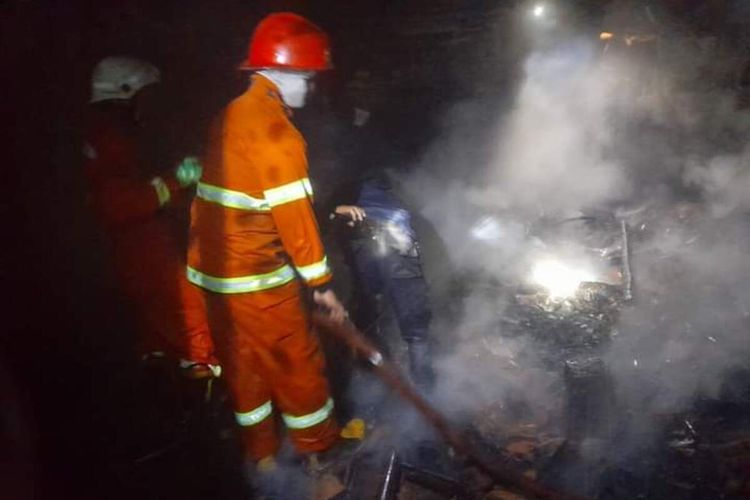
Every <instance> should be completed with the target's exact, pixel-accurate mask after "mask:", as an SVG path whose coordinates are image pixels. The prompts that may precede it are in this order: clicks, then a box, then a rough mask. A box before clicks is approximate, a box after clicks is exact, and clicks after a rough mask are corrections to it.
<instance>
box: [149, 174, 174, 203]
mask: <svg viewBox="0 0 750 500" xmlns="http://www.w3.org/2000/svg"><path fill="white" fill-rule="evenodd" d="M151 185H152V186H153V187H154V189H155V190H156V196H157V198H159V206H160V207H163V206H164V205H166V204H167V203H169V200H170V199H171V198H172V193H170V192H169V186H167V183H166V182H164V179H162V178H161V177H154V178H153V179H151Z"/></svg>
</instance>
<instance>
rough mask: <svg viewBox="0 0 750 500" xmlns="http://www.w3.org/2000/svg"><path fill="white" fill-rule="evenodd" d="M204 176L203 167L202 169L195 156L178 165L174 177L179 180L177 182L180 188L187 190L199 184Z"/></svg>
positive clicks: (184, 159)
mask: <svg viewBox="0 0 750 500" xmlns="http://www.w3.org/2000/svg"><path fill="white" fill-rule="evenodd" d="M202 174H203V167H201V164H200V162H199V161H198V158H196V157H195V156H186V157H185V158H183V160H182V161H181V162H180V164H179V165H177V168H176V169H175V172H174V176H175V177H176V178H177V182H179V183H180V187H183V188H186V187H188V186H192V185H193V184H197V183H198V181H199V180H200V179H201V175H202Z"/></svg>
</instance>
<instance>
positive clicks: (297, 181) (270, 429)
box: [188, 75, 338, 460]
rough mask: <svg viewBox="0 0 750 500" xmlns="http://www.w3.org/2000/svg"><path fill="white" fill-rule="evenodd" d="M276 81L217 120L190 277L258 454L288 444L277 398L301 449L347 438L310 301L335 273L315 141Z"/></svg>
mask: <svg viewBox="0 0 750 500" xmlns="http://www.w3.org/2000/svg"><path fill="white" fill-rule="evenodd" d="M288 113H289V110H288V109H287V108H286V107H285V106H284V104H283V102H282V100H281V97H280V96H279V93H278V89H277V88H276V87H275V86H274V84H273V83H271V82H270V81H269V80H267V79H266V78H264V77H262V76H259V75H256V76H254V77H253V82H252V84H251V86H250V88H249V89H248V90H247V92H245V93H244V94H243V95H242V96H240V97H238V98H237V99H235V100H234V101H233V102H232V103H230V104H229V106H228V107H227V108H226V109H225V110H224V113H223V114H222V116H221V117H220V119H219V120H218V121H217V123H216V124H215V126H214V127H213V130H212V134H211V138H210V141H209V148H208V152H207V156H206V158H205V159H204V161H203V166H204V172H203V178H202V179H201V182H200V183H199V184H198V189H197V194H196V197H195V199H194V200H193V208H192V221H191V229H190V244H189V252H188V265H189V267H188V277H189V279H190V281H192V282H193V283H195V284H196V285H198V286H201V287H203V288H204V289H205V290H206V291H207V296H208V305H209V322H210V324H211V329H212V332H213V333H214V336H215V338H216V341H217V347H218V355H219V359H220V361H221V363H222V366H223V368H224V370H225V373H226V377H227V382H228V384H229V387H230V391H231V394H232V397H233V402H234V406H235V416H236V419H237V422H238V423H239V424H240V426H241V428H242V432H243V436H244V441H245V450H246V454H247V456H248V458H250V459H256V460H257V459H261V458H264V457H267V456H269V455H272V454H274V453H275V452H276V450H277V449H278V446H279V441H278V438H277V432H276V429H275V422H276V419H275V418H274V412H273V410H274V408H277V409H278V410H280V412H281V418H282V420H283V421H284V423H285V424H286V427H287V428H288V429H289V434H290V437H291V439H292V442H293V443H294V445H295V446H296V448H297V449H298V450H299V451H301V452H313V451H320V450H324V449H326V448H328V447H329V446H331V444H332V443H333V442H334V441H335V439H336V438H337V435H338V432H337V428H336V424H335V423H334V421H333V419H332V410H333V401H332V400H331V398H330V395H329V390H328V385H327V382H326V380H325V377H324V375H323V369H324V366H323V363H324V362H323V357H322V354H321V352H320V348H319V346H318V342H317V339H316V338H315V336H314V334H313V332H312V329H311V325H310V323H309V320H308V315H307V311H306V309H305V304H304V303H303V300H302V299H301V295H300V293H301V289H302V287H301V282H304V283H305V284H306V285H307V286H308V287H315V286H319V285H324V284H325V283H327V282H329V281H330V279H331V273H330V270H329V268H328V265H327V263H326V257H325V252H324V249H323V245H322V244H321V241H320V235H319V232H318V225H317V222H316V220H315V215H314V213H313V209H312V203H311V196H312V189H311V188H310V182H309V180H308V178H307V160H306V156H305V155H306V153H305V148H306V145H305V142H304V140H303V139H302V136H301V135H300V133H299V132H298V131H297V129H296V128H295V127H294V125H292V123H291V122H290V121H289V116H288Z"/></svg>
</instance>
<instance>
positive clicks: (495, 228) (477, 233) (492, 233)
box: [469, 215, 503, 241]
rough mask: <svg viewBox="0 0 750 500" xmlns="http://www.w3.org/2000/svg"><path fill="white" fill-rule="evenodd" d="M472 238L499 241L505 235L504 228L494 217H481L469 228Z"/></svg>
mask: <svg viewBox="0 0 750 500" xmlns="http://www.w3.org/2000/svg"><path fill="white" fill-rule="evenodd" d="M469 232H470V233H471V236H472V238H474V239H475V240H479V241H497V240H499V239H500V238H501V237H502V236H503V228H502V226H501V225H500V223H499V222H498V221H497V219H495V218H494V217H492V216H491V215H490V216H487V217H483V218H481V219H480V220H479V221H478V222H477V223H476V224H474V225H473V226H472V227H471V229H470V230H469Z"/></svg>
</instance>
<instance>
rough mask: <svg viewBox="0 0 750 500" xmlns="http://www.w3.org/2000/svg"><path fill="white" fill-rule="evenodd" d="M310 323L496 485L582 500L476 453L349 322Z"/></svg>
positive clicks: (545, 498) (551, 499)
mask: <svg viewBox="0 0 750 500" xmlns="http://www.w3.org/2000/svg"><path fill="white" fill-rule="evenodd" d="M313 321H314V322H315V324H316V325H318V327H320V328H321V330H323V331H325V332H326V333H329V334H331V335H333V336H335V337H336V338H338V339H339V340H341V341H343V342H344V343H346V344H347V345H348V346H349V347H351V348H352V349H353V350H354V351H355V352H356V353H357V354H358V355H359V356H362V357H363V358H364V359H366V360H368V361H369V362H370V363H371V364H372V367H373V371H374V372H375V374H376V375H377V376H378V377H380V379H381V380H383V382H385V383H386V384H387V385H388V386H389V387H390V388H391V389H393V390H394V391H395V392H397V393H398V394H399V395H400V396H401V397H402V398H404V399H405V400H407V401H408V402H410V403H411V404H412V405H414V407H415V408H416V409H417V410H418V411H419V412H420V413H421V414H422V415H423V416H424V417H425V419H427V421H428V422H429V423H430V424H431V425H432V426H433V427H435V429H436V430H437V431H438V432H439V433H440V435H442V436H443V439H445V441H446V442H447V443H448V444H449V445H450V446H451V447H453V449H454V450H456V451H457V452H458V453H459V454H461V455H463V456H465V457H467V458H468V459H470V460H471V461H472V462H473V463H474V464H475V465H476V466H477V467H479V468H480V469H482V470H483V471H484V472H485V473H486V474H488V475H489V476H490V477H491V478H492V479H493V480H494V481H495V482H497V483H498V484H502V485H504V486H508V487H510V488H512V489H515V490H516V491H518V492H519V493H521V494H524V495H527V496H531V497H534V498H539V499H542V500H583V499H582V498H581V497H578V496H575V495H570V494H566V493H561V492H558V491H555V490H552V489H549V488H547V487H545V486H543V485H542V484H540V483H538V482H536V481H532V480H531V479H529V478H527V477H524V476H523V475H521V474H518V473H516V472H514V471H510V470H507V469H505V468H501V467H498V466H496V465H495V464H493V463H492V461H490V460H488V459H487V458H486V457H484V456H483V455H482V454H481V453H479V451H478V450H476V449H475V448H474V447H473V446H472V445H471V444H470V442H469V441H468V440H466V439H465V438H464V436H462V435H461V434H460V433H458V432H456V431H455V430H454V429H453V428H452V426H451V425H450V423H449V422H448V421H447V420H446V418H445V417H443V415H442V414H441V413H439V412H438V411H437V410H435V408H433V407H432V406H431V405H430V404H429V403H428V402H427V401H426V400H425V399H424V398H423V397H422V396H420V395H419V393H418V392H416V391H415V390H414V388H412V386H411V385H410V384H409V383H407V382H406V381H405V380H404V378H403V377H402V376H401V374H400V373H399V371H398V370H397V369H396V367H395V366H394V365H393V364H392V363H390V362H388V361H387V360H385V358H383V355H382V354H381V353H380V351H378V350H377V349H376V348H375V347H374V346H373V345H372V344H371V343H370V342H369V341H368V340H367V339H366V338H365V336H364V335H363V334H362V333H361V332H360V331H359V330H357V329H356V328H355V327H354V325H352V324H351V323H349V322H346V323H343V324H338V323H336V322H335V321H333V320H331V319H330V318H329V317H328V316H326V315H325V314H323V313H320V312H314V313H313Z"/></svg>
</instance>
